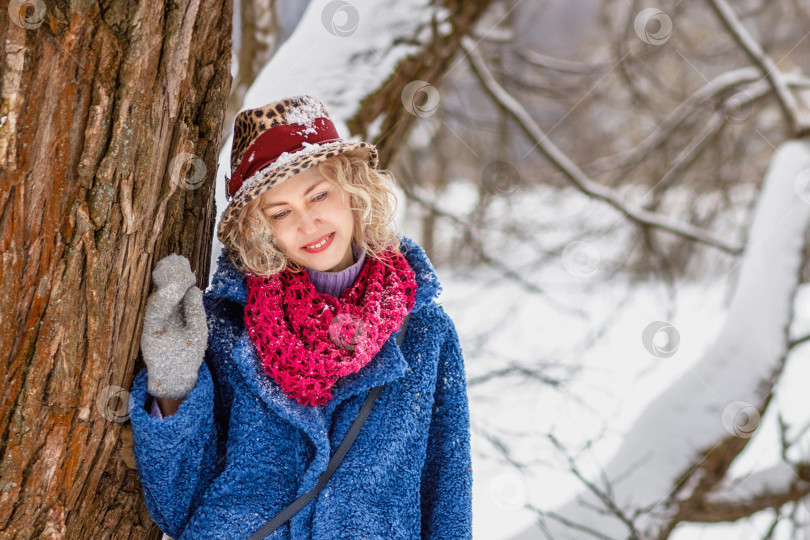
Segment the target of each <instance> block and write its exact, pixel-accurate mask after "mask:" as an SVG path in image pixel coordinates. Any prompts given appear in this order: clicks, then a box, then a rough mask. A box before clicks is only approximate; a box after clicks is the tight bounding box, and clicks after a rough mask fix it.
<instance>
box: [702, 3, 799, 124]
mask: <svg viewBox="0 0 810 540" xmlns="http://www.w3.org/2000/svg"><path fill="white" fill-rule="evenodd" d="M707 1H708V3H709V6H711V8H712V9H713V10H714V12H715V13H716V14H717V16H718V17H719V18H720V21H721V22H722V23H723V26H725V28H726V30H728V32H729V33H730V34H731V36H732V37H733V38H734V41H736V42H737V44H738V45H739V46H740V47H742V49H743V50H744V51H745V53H746V54H747V55H748V57H749V58H750V59H751V61H752V62H754V64H756V65H757V66H758V67H759V69H760V70H762V73H763V74H764V76H765V78H766V79H768V82H769V83H770V84H771V86H772V87H773V91H774V93H775V94H776V98H777V100H778V102H779V106H780V108H781V109H782V113H783V114H784V116H785V120H786V121H787V123H788V125H789V126H790V128H791V133H792V134H793V136H795V137H797V138H798V137H801V136H803V135H804V134H806V133H808V132H810V123H808V122H807V120H806V119H805V117H804V116H803V115H802V114H801V112H800V110H799V107H798V105H797V103H796V100H795V99H794V98H793V95H792V94H791V93H790V90H789V89H788V87H787V84H786V83H785V81H784V79H783V77H782V72H781V71H779V69H778V68H777V67H776V64H775V63H774V61H773V60H772V59H771V57H770V56H768V55H767V54H766V53H765V51H764V50H762V47H760V45H759V43H757V41H756V40H755V39H754V38H753V37H752V36H751V34H749V33H748V30H746V29H745V27H744V26H743V24H742V23H741V22H740V20H739V19H738V18H737V15H736V14H735V13H734V10H733V9H731V6H729V5H728V3H727V2H726V0H707Z"/></svg>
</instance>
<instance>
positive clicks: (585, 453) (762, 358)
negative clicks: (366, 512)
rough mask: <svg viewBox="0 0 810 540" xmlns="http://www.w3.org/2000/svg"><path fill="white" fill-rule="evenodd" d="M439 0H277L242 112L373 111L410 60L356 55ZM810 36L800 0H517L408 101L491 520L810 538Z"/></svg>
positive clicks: (525, 531) (481, 506)
mask: <svg viewBox="0 0 810 540" xmlns="http://www.w3.org/2000/svg"><path fill="white" fill-rule="evenodd" d="M419 4H420V3H419V2H397V3H396V4H393V3H392V4H391V5H390V6H388V8H387V9H380V10H379V11H375V10H373V8H372V6H371V4H360V3H355V4H351V3H349V4H346V7H345V8H344V9H345V12H344V13H343V16H344V17H345V18H344V19H342V20H339V21H338V22H336V23H335V24H336V25H337V26H338V27H340V26H341V25H343V26H344V27H351V26H350V25H351V24H353V23H354V22H359V24H358V26H357V28H356V29H354V28H353V27H351V28H352V30H347V33H348V32H349V31H351V32H353V33H351V34H350V35H348V36H346V37H344V38H343V39H332V40H331V41H329V42H328V45H327V44H326V43H324V42H319V41H318V36H320V35H322V34H323V31H322V28H319V26H320V25H321V24H322V16H323V9H324V8H323V4H317V8H318V9H315V8H316V6H315V5H313V6H310V10H309V11H307V12H306V13H301V12H299V10H300V9H302V4H301V3H294V2H278V3H277V4H276V6H277V8H279V15H280V18H279V21H280V24H281V28H282V31H281V35H282V38H281V43H280V44H279V49H278V51H277V52H276V53H275V54H274V55H272V56H271V57H270V60H269V62H268V63H267V65H266V66H265V67H264V68H263V69H262V71H261V73H260V74H259V76H258V77H257V78H256V81H255V83H253V85H252V87H251V88H250V90H248V92H247V94H246V96H245V100H244V105H245V106H250V107H252V106H257V105H259V104H260V103H262V102H263V101H266V100H268V99H269V98H271V97H274V96H281V95H288V94H295V93H303V92H309V93H313V94H315V95H319V96H322V97H323V98H324V99H326V100H328V101H329V102H330V104H332V105H333V106H335V105H337V106H339V104H340V103H343V102H348V103H351V104H354V103H356V102H358V101H361V100H362V99H363V97H364V89H365V88H366V86H365V85H366V84H367V83H366V82H364V81H365V80H366V79H367V78H372V80H373V78H374V77H387V76H389V75H390V73H388V72H387V71H386V69H385V66H391V68H392V70H393V66H395V65H396V53H395V52H394V51H390V50H389V51H386V50H385V49H382V50H378V51H379V52H378V53H376V54H374V53H372V54H371V55H368V56H367V57H366V58H365V59H364V62H363V65H362V66H360V65H356V64H355V63H353V62H351V61H349V62H348V63H344V60H342V59H345V58H351V53H350V52H346V53H344V52H343V51H342V50H339V49H338V48H340V47H343V46H345V47H346V48H348V49H351V50H352V51H355V50H358V49H365V48H369V44H370V43H372V42H373V41H375V40H378V39H381V34H382V33H384V32H385V31H387V29H388V28H391V29H395V28H396V29H400V28H401V24H393V21H395V20H397V18H398V17H402V18H403V20H409V19H411V18H412V17H413V16H414V14H415V13H418V12H419ZM293 6H294V7H293ZM389 10H390V11H389ZM400 10H401V14H400V13H399V12H400ZM237 11H238V10H237ZM352 16H357V18H358V21H354V20H352ZM299 17H301V19H300V20H299ZM364 17H365V20H364ZM389 19H390V20H391V22H390V23H389ZM364 22H365V23H366V24H363V23H364ZM411 22H413V21H411ZM239 28H240V27H239V25H238V24H237V25H236V26H235V29H237V33H238V29H239ZM809 30H810V4H806V3H802V2H793V1H784V0H780V1H775V2H733V3H731V4H726V3H725V2H689V3H687V2H683V3H681V2H660V3H641V2H629V1H624V0H621V1H614V2H603V3H600V2H595V1H587V0H579V1H576V2H571V1H563V0H557V1H530V0H523V1H508V2H496V3H494V4H493V5H492V6H491V7H490V8H489V10H488V11H487V13H486V14H485V16H484V17H483V18H482V20H481V21H479V23H478V24H477V26H476V29H475V31H474V32H473V33H472V35H471V36H470V38H469V39H467V40H466V41H465V42H463V44H462V49H463V50H462V51H461V53H460V54H459V55H458V58H457V59H456V61H455V63H454V64H453V65H452V67H451V68H450V70H449V72H448V74H447V76H446V77H445V79H444V80H443V81H441V83H440V84H433V83H432V81H425V82H417V83H415V85H418V86H417V87H416V89H415V90H411V91H407V90H406V91H403V106H405V107H406V108H407V107H412V108H413V114H414V115H416V116H418V117H419V118H418V120H417V121H416V124H415V126H414V128H413V132H412V134H411V136H410V137H409V138H408V139H407V140H405V141H402V143H401V144H403V145H404V146H403V147H402V148H401V150H400V151H399V154H398V156H397V158H396V159H395V161H394V163H393V164H392V165H391V166H390V168H391V170H393V171H394V172H395V174H396V175H397V177H398V178H399V179H400V181H401V184H402V186H401V187H402V192H401V193H402V195H401V197H400V201H401V206H402V210H401V218H400V220H399V221H398V227H399V229H400V230H401V231H402V232H404V233H405V234H407V235H409V236H412V237H414V238H416V239H417V241H419V242H420V243H421V244H422V245H423V246H424V247H425V249H426V251H427V253H428V254H429V256H430V257H431V260H432V261H433V262H434V265H436V266H437V269H438V271H439V274H440V276H444V277H443V278H442V283H443V287H444V292H443V295H442V298H441V301H442V302H443V304H444V305H445V306H446V308H447V309H448V311H449V313H450V314H451V316H452V317H453V318H454V320H455V321H456V325H457V327H458V329H459V333H460V336H461V340H462V345H463V349H464V353H465V360H466V365H467V370H468V371H467V375H468V385H469V393H470V402H471V417H472V430H473V435H472V436H473V471H474V483H473V484H474V496H473V500H474V516H473V523H474V529H475V531H474V537H475V538H481V539H515V540H518V539H520V540H530V539H535V538H552V539H555V540H556V539H562V538H616V539H619V538H635V537H639V538H641V537H643V538H671V539H673V540H689V539H703V538H706V539H710V538H729V539H731V538H734V539H760V538H772V539H788V538H791V539H806V538H810V496H808V495H807V494H808V492H809V491H810V483H808V481H810V472H809V471H808V468H807V465H808V458H807V456H808V450H810V399H808V397H807V392H806V389H807V384H808V381H810V355H809V353H808V349H807V348H806V347H804V346H803V342H802V341H801V339H802V338H803V336H805V335H806V334H807V333H808V331H810V310H808V309H803V307H804V306H807V305H808V298H807V297H808V290H807V288H806V286H805V284H806V281H807V279H808V276H810V274H809V273H808V268H807V260H806V253H807V245H806V242H805V238H806V237H807V232H808V229H807V225H808V218H809V217H810V212H809V210H810V208H809V207H808V204H810V192H809V191H808V186H807V183H808V181H810V147H808V146H807V143H806V142H804V143H799V142H796V139H799V138H800V137H798V136H797V135H803V136H805V138H806V135H807V131H806V130H807V128H808V127H810V114H808V110H810V109H809V108H810V86H809V85H810V79H808V78H807V77H806V74H807V72H808V68H810V39H808V31H809ZM288 33H290V34H291V36H290V37H289V38H287V37H286V35H287V34H288ZM238 40H239V36H238V35H237V36H236V39H235V42H238ZM388 41H392V40H391V39H390V37H389V38H388ZM309 47H312V48H311V49H309ZM302 53H303V56H302ZM378 55H379V56H378ZM367 62H370V63H371V65H370V66H369V65H367V64H366V63H367ZM339 72H342V73H343V74H341V75H339V76H333V74H334V73H339ZM764 73H767V75H765V74H764ZM404 82H405V81H403V84H404ZM412 84H414V83H412ZM776 89H778V91H779V92H781V93H782V94H783V95H782V97H781V98H778V97H776V96H775V93H776V92H777V90H776ZM785 102H787V103H785ZM788 106H789V108H788V109H787V112H786V110H785V109H786V107H788ZM371 135H376V134H375V133H373V132H372V133H371ZM791 139H793V140H794V141H793V142H789V141H791ZM223 148H224V150H223V153H222V154H221V156H220V159H221V160H226V159H227V157H228V155H229V143H226V144H225V145H224V146H223ZM223 163H224V161H223ZM766 177H767V178H766ZM217 186H218V187H219V188H221V187H222V186H223V182H222V181H221V179H218V180H217ZM222 204H224V198H223V196H222V195H221V194H220V195H219V196H218V205H222ZM219 207H221V206H219ZM802 300H804V301H802ZM788 330H789V332H788ZM634 535H636V536H634Z"/></svg>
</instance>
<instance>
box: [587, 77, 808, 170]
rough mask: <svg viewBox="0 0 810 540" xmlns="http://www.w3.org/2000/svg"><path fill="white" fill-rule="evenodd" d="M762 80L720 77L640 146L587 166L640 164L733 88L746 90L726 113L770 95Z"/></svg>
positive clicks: (802, 82) (800, 83)
mask: <svg viewBox="0 0 810 540" xmlns="http://www.w3.org/2000/svg"><path fill="white" fill-rule="evenodd" d="M760 79H761V76H760V73H759V70H758V69H756V68H740V69H735V70H733V71H727V72H725V73H723V74H722V75H719V76H717V77H716V78H715V79H713V80H711V81H709V82H708V83H706V84H705V85H704V86H702V87H701V88H699V89H698V90H697V91H696V92H694V93H693V94H692V95H690V96H689V97H688V98H686V99H685V100H684V101H682V102H681V103H679V104H678V106H677V107H675V108H674V109H672V111H671V112H670V113H669V114H667V116H666V117H665V118H664V120H663V121H662V122H661V123H660V124H658V126H657V127H656V128H655V129H654V130H653V131H652V132H651V133H650V134H649V135H647V136H646V137H645V138H644V139H643V140H642V141H641V142H640V143H639V144H637V145H636V146H634V147H633V148H629V149H627V150H625V151H622V152H619V153H617V154H613V155H610V156H604V157H600V158H597V159H595V160H593V161H592V162H590V163H588V164H587V165H588V167H589V168H590V167H593V170H594V171H595V172H604V171H609V170H615V169H617V168H620V169H624V168H627V167H628V166H630V165H631V164H633V163H637V162H639V161H641V160H643V159H645V158H647V157H649V155H650V154H651V153H652V152H653V151H655V150H657V149H658V148H660V147H661V145H663V144H664V142H666V140H667V139H668V138H669V137H670V136H671V135H672V134H673V132H674V131H675V130H676V129H677V128H678V127H679V126H681V125H682V124H683V123H684V122H685V121H686V120H687V119H689V118H690V117H691V116H692V114H694V113H695V112H697V111H699V110H700V106H701V105H703V104H705V103H706V102H708V101H709V100H711V99H713V98H714V97H716V96H718V95H720V94H723V93H726V92H728V91H730V90H732V89H735V88H741V87H743V89H742V90H740V92H739V93H737V94H734V95H732V96H731V97H729V98H727V99H726V100H725V101H724V102H723V104H722V106H721V107H720V109H721V110H723V109H725V110H727V109H728V108H729V107H731V106H732V105H734V106H737V107H742V106H745V105H748V104H750V103H752V102H754V101H756V100H758V99H760V98H762V97H763V96H765V95H767V93H768V92H769V91H770V90H771V86H770V85H769V84H768V83H766V82H762V81H761V80H760ZM785 82H786V83H787V84H788V85H789V86H796V87H801V88H810V78H807V77H804V76H801V75H798V74H794V73H788V74H786V75H785ZM750 83H753V84H750ZM744 85H748V86H744ZM714 118H715V117H712V120H710V122H713V120H714ZM698 139H700V137H698Z"/></svg>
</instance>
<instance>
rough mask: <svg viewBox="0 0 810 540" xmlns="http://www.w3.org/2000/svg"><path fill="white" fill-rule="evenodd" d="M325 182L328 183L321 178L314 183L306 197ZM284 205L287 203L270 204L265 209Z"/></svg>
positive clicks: (306, 192)
mask: <svg viewBox="0 0 810 540" xmlns="http://www.w3.org/2000/svg"><path fill="white" fill-rule="evenodd" d="M324 182H326V179H324V178H320V179H318V180H315V182H314V183H313V184H312V185H311V186H309V187H308V188H307V190H306V191H305V192H304V197H306V196H307V195H309V193H310V192H311V191H312V190H313V189H315V188H316V187H318V186H320V185H321V184H322V183H324ZM282 204H287V203H285V202H274V203H270V204H268V205H267V206H265V208H272V207H274V206H281V205H282Z"/></svg>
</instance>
